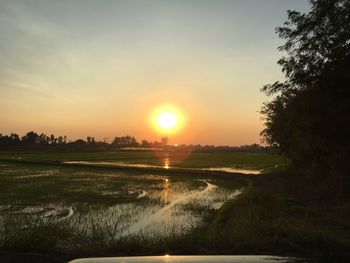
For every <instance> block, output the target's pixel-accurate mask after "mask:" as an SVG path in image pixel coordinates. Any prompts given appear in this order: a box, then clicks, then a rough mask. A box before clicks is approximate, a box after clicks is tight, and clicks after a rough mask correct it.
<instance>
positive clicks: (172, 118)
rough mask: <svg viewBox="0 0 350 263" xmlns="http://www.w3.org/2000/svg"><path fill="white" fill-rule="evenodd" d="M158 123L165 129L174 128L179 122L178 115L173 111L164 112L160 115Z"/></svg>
mask: <svg viewBox="0 0 350 263" xmlns="http://www.w3.org/2000/svg"><path fill="white" fill-rule="evenodd" d="M157 121H158V124H159V126H160V127H162V128H164V129H172V128H174V127H175V126H176V124H177V117H176V115H175V114H174V113H172V112H163V113H161V114H160V115H159V117H158V120H157Z"/></svg>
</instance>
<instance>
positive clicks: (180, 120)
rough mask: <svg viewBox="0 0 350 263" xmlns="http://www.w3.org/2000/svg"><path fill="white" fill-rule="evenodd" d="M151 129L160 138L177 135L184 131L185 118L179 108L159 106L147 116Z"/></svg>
mask: <svg viewBox="0 0 350 263" xmlns="http://www.w3.org/2000/svg"><path fill="white" fill-rule="evenodd" d="M149 123H150V124H151V126H152V128H153V129H154V130H155V131H156V132H157V133H159V134H161V135H162V136H169V135H174V134H178V133H179V132H181V131H182V130H183V129H184V126H185V124H186V117H185V114H184V112H183V111H182V110H180V107H178V106H174V105H169V104H167V105H161V106H158V107H157V108H155V109H154V110H153V111H152V112H151V113H150V115H149Z"/></svg>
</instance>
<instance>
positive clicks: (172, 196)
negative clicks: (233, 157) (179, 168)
mask: <svg viewBox="0 0 350 263" xmlns="http://www.w3.org/2000/svg"><path fill="white" fill-rule="evenodd" d="M0 164H1V168H0V182H1V184H0V187H1V192H0V223H1V228H0V231H2V232H4V231H5V232H6V231H7V230H6V228H8V227H9V225H8V224H9V222H10V223H11V222H12V223H13V224H16V225H17V227H18V229H22V230H23V231H25V229H27V228H29V227H31V226H32V224H39V223H40V224H42V225H45V226H46V225H47V224H54V225H55V226H60V225H61V226H64V227H69V229H70V231H73V232H76V233H79V234H80V235H85V236H94V235H96V234H99V235H102V236H103V238H105V239H113V240H114V239H118V238H122V237H125V236H129V237H130V236H133V235H134V236H137V235H142V236H149V237H152V236H158V237H159V236H172V235H181V234H184V233H186V232H188V231H190V230H191V229H193V228H195V227H197V226H199V225H201V224H202V223H203V220H204V219H205V218H206V217H207V216H208V215H210V214H212V213H213V212H215V211H216V210H218V209H219V208H220V207H221V206H222V205H224V203H225V202H227V201H228V200H232V199H234V198H236V197H237V196H238V195H239V194H240V193H241V192H242V190H243V184H239V183H237V182H236V181H232V180H227V179H223V178H213V177H212V176H211V177H208V178H206V177H205V176H193V175H190V174H186V173H184V174H183V175H182V174H181V175H167V174H164V175H163V174H152V173H146V172H142V173H141V172H138V173H136V172H134V173H133V172H122V171H118V170H116V171H113V170H111V169H103V168H99V169H96V168H93V167H64V166H49V165H47V166H46V165H25V164H14V163H10V162H8V163H6V162H3V163H0ZM10 234H11V233H10Z"/></svg>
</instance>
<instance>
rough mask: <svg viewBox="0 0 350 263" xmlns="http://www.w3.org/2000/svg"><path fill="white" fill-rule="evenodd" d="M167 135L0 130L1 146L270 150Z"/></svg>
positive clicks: (261, 147)
mask: <svg viewBox="0 0 350 263" xmlns="http://www.w3.org/2000/svg"><path fill="white" fill-rule="evenodd" d="M168 142H169V139H168V138H167V137H163V138H161V140H160V141H147V140H141V141H140V142H139V141H137V139H136V138H135V137H134V136H130V135H126V136H120V137H115V138H114V139H113V140H112V141H111V142H108V139H107V138H104V139H103V141H98V140H96V139H95V137H93V136H87V137H86V139H77V140H69V139H68V138H67V136H55V135H53V134H51V135H46V134H45V133H40V134H39V133H36V132H34V131H31V132H28V133H26V135H24V136H22V137H21V136H19V135H18V134H16V133H11V134H10V135H3V134H0V150H10V151H11V150H31V151H33V150H34V151H35V150H62V151H77V150H79V151H81V150H85V151H106V150H118V149H123V150H167V151H196V152H213V151H219V152H273V149H272V148H270V147H264V146H261V145H259V144H251V145H242V146H215V145H201V144H195V145H194V144H179V145H170V144H169V143H168Z"/></svg>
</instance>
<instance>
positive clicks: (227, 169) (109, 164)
mask: <svg viewBox="0 0 350 263" xmlns="http://www.w3.org/2000/svg"><path fill="white" fill-rule="evenodd" d="M64 163H66V164H85V165H97V166H106V167H120V168H133V167H137V168H157V169H176V170H184V171H186V170H187V171H191V170H192V171H193V170H201V171H221V172H227V173H242V174H261V173H262V170H257V169H246V168H238V167H230V166H224V167H205V168H183V167H176V166H170V165H169V161H168V162H167V161H166V160H165V161H164V165H162V166H160V165H151V164H143V163H126V162H105V161H103V162H101V161H67V162H64Z"/></svg>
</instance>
